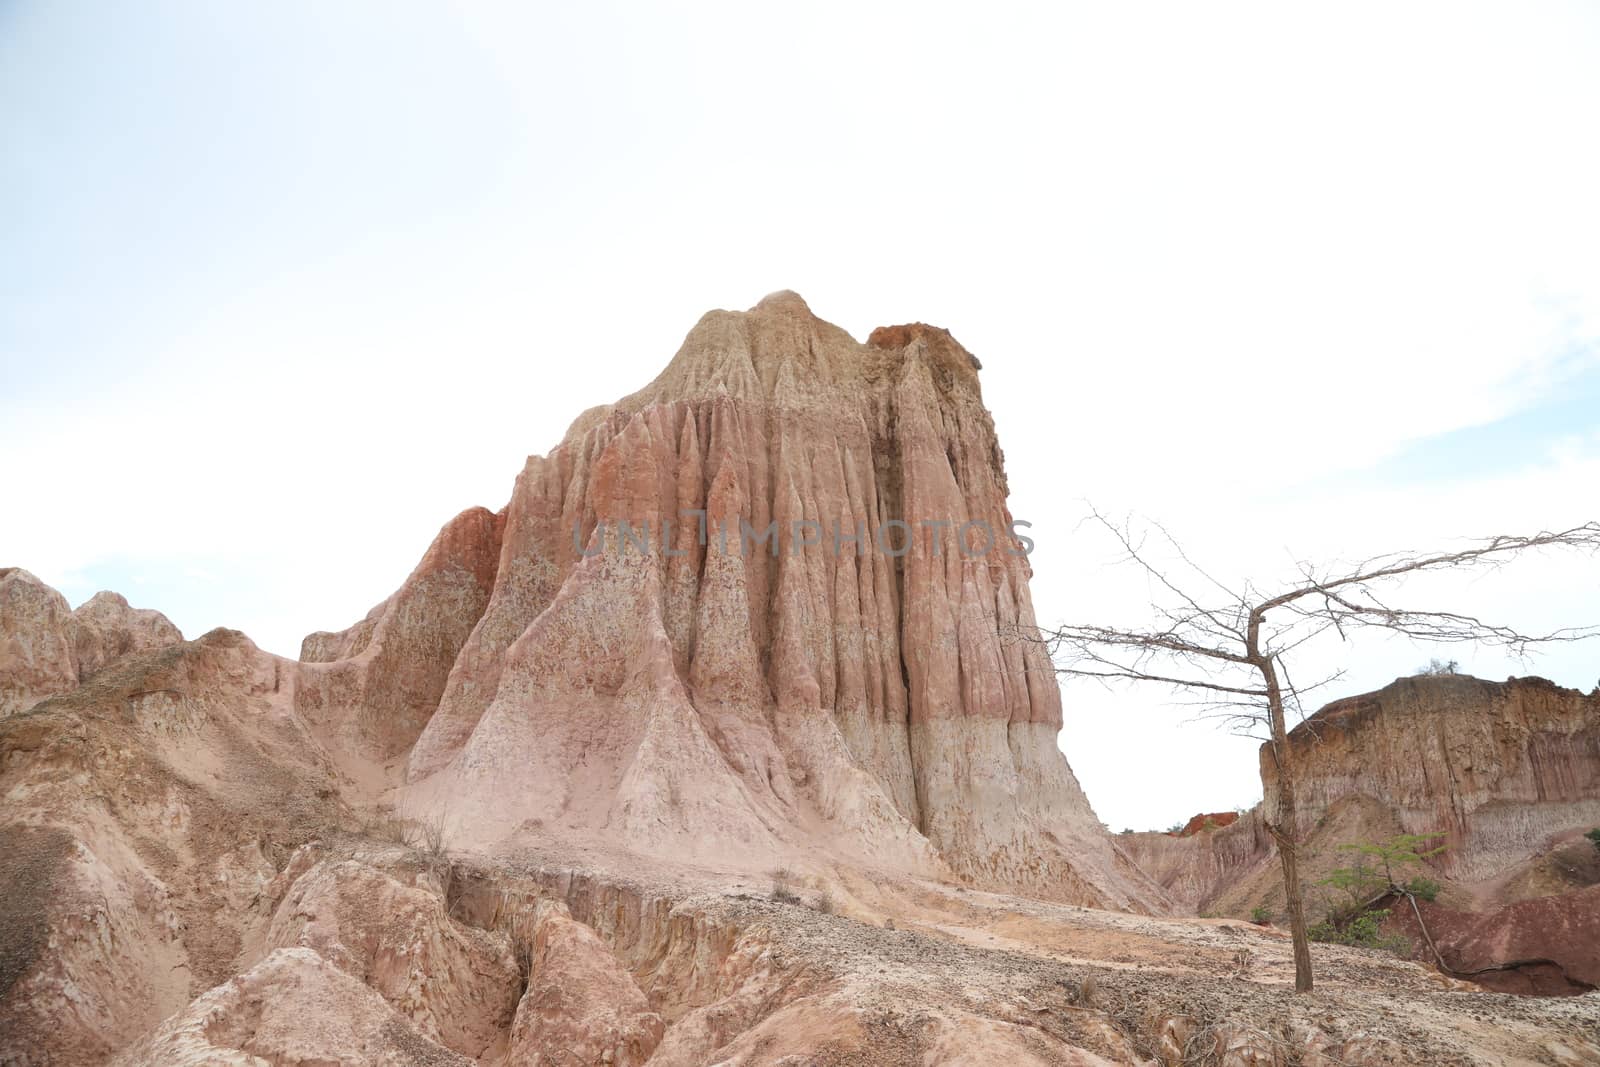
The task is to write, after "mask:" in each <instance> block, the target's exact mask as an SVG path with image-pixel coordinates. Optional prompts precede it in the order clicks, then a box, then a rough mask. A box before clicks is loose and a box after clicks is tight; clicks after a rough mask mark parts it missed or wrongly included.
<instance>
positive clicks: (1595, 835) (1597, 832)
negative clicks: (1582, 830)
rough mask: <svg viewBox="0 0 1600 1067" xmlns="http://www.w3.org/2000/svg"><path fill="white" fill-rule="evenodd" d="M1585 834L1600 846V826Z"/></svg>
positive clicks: (1595, 845) (1594, 843) (1596, 846)
mask: <svg viewBox="0 0 1600 1067" xmlns="http://www.w3.org/2000/svg"><path fill="white" fill-rule="evenodd" d="M1583 836H1584V837H1587V838H1588V839H1589V841H1590V842H1591V843H1592V844H1593V845H1594V847H1595V848H1600V826H1596V827H1595V828H1594V829H1593V830H1590V831H1589V832H1588V833H1586V834H1584V835H1583Z"/></svg>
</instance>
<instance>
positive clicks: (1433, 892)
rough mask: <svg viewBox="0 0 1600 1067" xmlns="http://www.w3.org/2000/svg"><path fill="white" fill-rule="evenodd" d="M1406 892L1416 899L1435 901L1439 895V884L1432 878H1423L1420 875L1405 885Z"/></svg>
mask: <svg viewBox="0 0 1600 1067" xmlns="http://www.w3.org/2000/svg"><path fill="white" fill-rule="evenodd" d="M1405 890H1406V892H1407V893H1410V894H1411V895H1412V896H1414V897H1421V898H1422V899H1423V900H1433V899H1434V898H1435V897H1437V896H1438V895H1439V883H1438V882H1435V881H1434V880H1433V879H1432V878H1423V877H1421V876H1420V875H1419V876H1418V877H1416V878H1413V879H1411V881H1409V882H1407V883H1406V884H1405Z"/></svg>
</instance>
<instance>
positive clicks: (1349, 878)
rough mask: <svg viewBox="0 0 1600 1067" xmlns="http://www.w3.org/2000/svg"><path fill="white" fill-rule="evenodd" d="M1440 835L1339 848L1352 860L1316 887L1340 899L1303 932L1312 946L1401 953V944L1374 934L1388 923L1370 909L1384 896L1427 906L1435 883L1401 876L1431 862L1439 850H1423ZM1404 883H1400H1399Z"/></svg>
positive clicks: (1385, 911)
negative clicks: (1327, 944)
mask: <svg viewBox="0 0 1600 1067" xmlns="http://www.w3.org/2000/svg"><path fill="white" fill-rule="evenodd" d="M1442 836H1443V835H1442V834H1400V835H1399V836H1397V837H1391V838H1390V839H1389V840H1387V841H1381V842H1377V843H1373V844H1349V845H1340V846H1339V849H1340V851H1342V852H1353V853H1355V854H1356V855H1357V857H1358V858H1357V860H1356V862H1355V863H1353V864H1352V865H1351V866H1349V867H1337V868H1335V869H1333V870H1332V871H1329V872H1328V877H1326V878H1324V879H1322V881H1321V883H1320V884H1322V885H1325V886H1328V887H1330V888H1332V889H1335V890H1337V891H1338V892H1339V893H1341V894H1343V899H1342V900H1337V901H1335V903H1333V904H1332V905H1330V906H1329V907H1328V909H1327V915H1326V916H1325V918H1324V919H1323V921H1322V922H1320V923H1317V924H1316V925H1315V926H1313V927H1311V929H1310V930H1309V931H1307V933H1308V935H1309V936H1310V938H1311V940H1313V941H1331V942H1334V943H1337V944H1341V945H1356V946H1360V947H1363V948H1385V949H1390V950H1392V951H1397V952H1398V951H1402V950H1403V948H1404V944H1405V939H1404V938H1384V937H1381V936H1380V934H1379V931H1380V929H1381V927H1382V926H1383V921H1384V920H1385V919H1387V918H1388V917H1389V911H1388V909H1387V908H1377V907H1374V905H1376V904H1377V903H1378V902H1379V901H1381V900H1382V899H1383V898H1384V897H1387V896H1389V895H1390V894H1399V895H1401V896H1419V897H1421V898H1422V899H1424V900H1432V899H1433V898H1434V897H1436V896H1437V895H1438V894H1439V883H1438V882H1436V881H1434V880H1433V879H1431V878H1425V877H1422V876H1420V875H1414V876H1411V877H1409V878H1407V877H1406V875H1407V871H1408V869H1410V868H1413V867H1419V866H1421V865H1422V861H1423V860H1425V859H1427V858H1429V857H1431V856H1437V855H1438V854H1439V853H1441V852H1443V851H1444V850H1445V847H1446V846H1444V845H1439V846H1437V847H1435V848H1425V847H1424V846H1425V845H1427V843H1428V842H1430V841H1433V840H1435V839H1437V838H1439V837H1442ZM1402 878H1405V879H1406V880H1405V881H1401V879H1402Z"/></svg>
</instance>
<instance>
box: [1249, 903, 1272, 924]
mask: <svg viewBox="0 0 1600 1067" xmlns="http://www.w3.org/2000/svg"><path fill="white" fill-rule="evenodd" d="M1250 921H1251V922H1257V923H1269V922H1271V921H1272V909H1271V908H1269V907H1267V906H1266V905H1265V904H1257V905H1256V906H1255V907H1253V908H1251V909H1250Z"/></svg>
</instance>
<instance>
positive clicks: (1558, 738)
mask: <svg viewBox="0 0 1600 1067" xmlns="http://www.w3.org/2000/svg"><path fill="white" fill-rule="evenodd" d="M1290 742H1291V744H1293V745H1294V747H1295V755H1296V759H1297V761H1298V764H1297V765H1298V766H1299V767H1300V768H1301V770H1300V783H1301V784H1300V804H1301V810H1302V811H1303V813H1304V815H1303V818H1304V819H1305V820H1306V823H1305V824H1306V825H1307V826H1308V827H1309V826H1314V825H1315V824H1316V822H1317V820H1318V819H1319V818H1320V817H1321V816H1322V814H1323V813H1324V812H1326V811H1327V810H1328V809H1329V808H1331V807H1332V806H1333V805H1335V804H1337V803H1338V802H1339V801H1340V800H1342V799H1344V798H1346V797H1352V796H1367V797H1372V798H1374V799H1377V800H1379V801H1380V802H1381V803H1383V804H1384V805H1386V806H1387V807H1389V808H1390V809H1391V810H1392V811H1393V812H1394V814H1395V816H1396V818H1397V819H1398V821H1399V824H1400V827H1401V828H1402V830H1403V831H1404V832H1406V833H1433V832H1438V833H1442V834H1444V835H1445V836H1444V838H1443V841H1444V843H1445V844H1446V845H1447V846H1448V848H1447V851H1446V852H1445V853H1444V854H1443V855H1442V856H1441V857H1440V858H1439V860H1438V864H1437V866H1438V869H1439V870H1441V871H1443V872H1444V873H1446V874H1448V875H1450V876H1451V877H1453V878H1456V879H1458V880H1462V881H1478V880H1481V879H1485V878H1489V877H1492V876H1494V875H1496V874H1498V873H1500V872H1502V871H1505V870H1506V869H1508V868H1509V867H1511V866H1512V865H1513V864H1515V863H1517V862H1519V861H1521V860H1524V859H1527V858H1528V857H1530V856H1532V855H1534V854H1536V853H1538V852H1541V851H1544V850H1545V849H1547V848H1548V847H1549V845H1550V843H1551V839H1552V838H1553V837H1554V836H1555V835H1557V834H1559V833H1561V832H1563V831H1566V830H1571V829H1575V828H1579V827H1582V828H1588V827H1591V826H1600V690H1597V691H1596V692H1594V693H1590V694H1589V695H1587V696H1585V695H1584V694H1582V693H1580V692H1578V691H1577V690H1574V689H1562V688H1561V687H1559V686H1556V685H1554V684H1552V683H1550V682H1547V681H1545V680H1544V679H1542V678H1513V679H1510V680H1508V681H1505V682H1487V681H1483V680H1481V679H1478V678H1470V677H1466V676H1464V675H1423V676H1420V677H1416V678H1401V679H1399V680H1398V681H1396V682H1394V683H1393V684H1391V685H1389V686H1387V687H1385V688H1383V689H1381V690H1379V691H1377V692H1376V693H1368V694H1366V695H1363V696H1357V697H1351V698H1349V699H1346V700H1339V701H1335V702H1334V703H1332V704H1329V705H1328V706H1327V707H1325V708H1323V709H1322V710H1320V711H1318V712H1317V713H1316V714H1315V715H1313V716H1311V717H1310V718H1308V719H1307V720H1306V721H1305V722H1304V723H1301V724H1300V725H1299V726H1297V727H1296V728H1295V729H1294V730H1293V731H1292V732H1291V734H1290ZM1269 759H1270V754H1268V753H1267V752H1266V751H1265V750H1263V753H1262V764H1261V766H1262V783H1263V785H1264V786H1265V788H1266V799H1265V806H1266V809H1267V810H1268V811H1271V810H1273V808H1274V805H1275V804H1276V792H1275V788H1274V779H1273V775H1272V774H1271V768H1270V765H1269V763H1268V760H1269Z"/></svg>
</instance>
